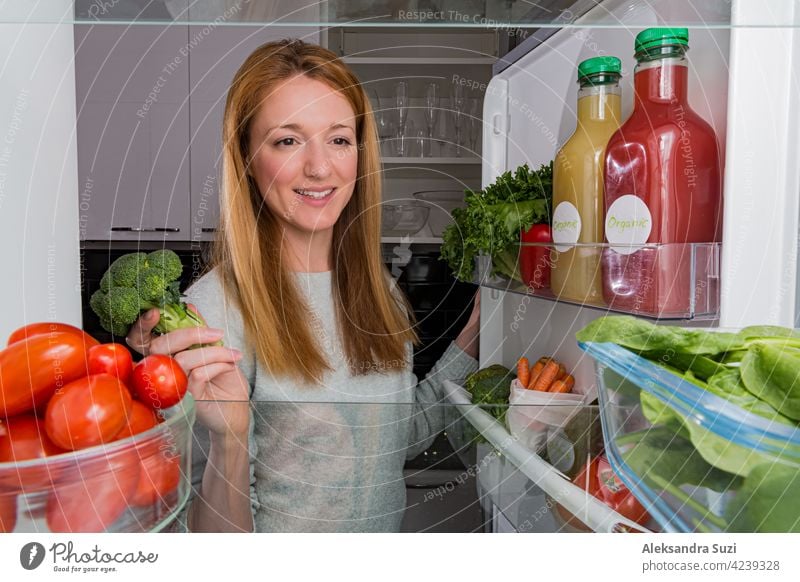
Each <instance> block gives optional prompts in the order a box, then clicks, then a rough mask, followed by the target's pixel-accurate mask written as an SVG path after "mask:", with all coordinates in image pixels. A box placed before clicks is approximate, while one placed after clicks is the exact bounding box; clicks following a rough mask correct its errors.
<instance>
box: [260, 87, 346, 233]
mask: <svg viewBox="0 0 800 582" xmlns="http://www.w3.org/2000/svg"><path fill="white" fill-rule="evenodd" d="M355 128H356V125H355V112H354V111H353V108H352V107H351V106H350V103H349V102H348V101H347V99H345V98H344V97H343V96H342V95H341V94H339V93H337V92H336V91H335V90H333V89H331V88H330V87H329V86H328V85H326V84H324V83H322V82H320V81H316V80H314V79H310V78H309V77H306V76H303V75H298V76H296V77H293V78H291V79H288V80H286V81H284V82H282V83H281V84H279V85H278V86H277V87H276V88H275V89H274V90H273V91H271V92H270V93H268V94H267V95H266V98H265V99H264V101H263V102H262V104H261V107H260V109H259V111H258V113H257V114H256V116H255V119H254V121H253V125H252V130H251V133H250V152H252V159H251V165H252V166H251V171H252V173H253V175H254V176H255V180H256V183H257V184H258V187H259V190H260V191H261V195H262V196H263V197H264V201H265V202H266V205H267V206H268V207H269V209H270V210H271V211H272V212H273V213H274V215H275V216H276V217H278V219H279V220H281V222H283V224H284V226H285V227H286V228H287V229H289V230H294V231H295V232H296V234H300V235H307V234H311V233H317V234H318V233H320V232H323V231H326V230H329V229H332V228H333V225H334V224H335V223H336V221H337V220H338V218H339V215H340V214H341V212H342V209H344V207H345V206H346V205H347V203H348V201H349V200H350V196H352V194H353V187H354V185H355V181H356V174H357V170H358V147H357V144H356V131H355Z"/></svg>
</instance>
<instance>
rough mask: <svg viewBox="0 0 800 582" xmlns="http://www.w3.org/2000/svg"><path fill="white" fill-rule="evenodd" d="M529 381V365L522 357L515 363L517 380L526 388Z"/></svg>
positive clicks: (526, 359)
mask: <svg viewBox="0 0 800 582" xmlns="http://www.w3.org/2000/svg"><path fill="white" fill-rule="evenodd" d="M530 379H531V365H530V362H528V358H526V357H525V356H522V357H521V358H520V359H519V361H518V362H517V380H519V383H520V384H522V385H523V386H527V385H528V382H529V381H530Z"/></svg>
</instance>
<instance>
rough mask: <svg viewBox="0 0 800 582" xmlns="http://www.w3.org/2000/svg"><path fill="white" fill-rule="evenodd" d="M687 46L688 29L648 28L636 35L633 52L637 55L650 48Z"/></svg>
mask: <svg viewBox="0 0 800 582" xmlns="http://www.w3.org/2000/svg"><path fill="white" fill-rule="evenodd" d="M676 44H678V45H682V46H686V47H688V46H689V29H688V28H648V29H647V30H643V31H642V32H640V33H639V34H637V35H636V43H635V49H634V50H635V51H636V54H639V53H640V52H642V51H646V50H648V49H651V48H655V47H659V46H669V45H676Z"/></svg>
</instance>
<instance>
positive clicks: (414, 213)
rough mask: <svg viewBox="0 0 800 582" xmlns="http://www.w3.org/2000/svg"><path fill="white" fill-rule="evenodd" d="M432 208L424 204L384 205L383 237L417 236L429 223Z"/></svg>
mask: <svg viewBox="0 0 800 582" xmlns="http://www.w3.org/2000/svg"><path fill="white" fill-rule="evenodd" d="M429 214H430V208H428V207H427V206H425V205H423V204H414V203H412V204H392V203H384V204H383V227H382V234H383V236H406V235H414V234H417V233H418V232H419V231H420V230H422V228H423V227H424V226H425V223H426V222H427V221H428V215H429Z"/></svg>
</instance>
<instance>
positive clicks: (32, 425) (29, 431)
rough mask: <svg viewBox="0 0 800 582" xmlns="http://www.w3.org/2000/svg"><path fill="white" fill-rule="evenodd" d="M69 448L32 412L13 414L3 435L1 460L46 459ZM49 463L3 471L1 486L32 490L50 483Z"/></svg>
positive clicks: (4, 461) (13, 461) (5, 461)
mask: <svg viewBox="0 0 800 582" xmlns="http://www.w3.org/2000/svg"><path fill="white" fill-rule="evenodd" d="M64 452H66V451H65V450H64V449H62V448H60V447H58V446H56V445H55V444H54V443H53V441H51V440H50V438H49V437H48V436H47V433H46V432H45V430H44V423H43V422H42V421H40V420H39V419H37V418H36V417H35V416H33V415H32V414H21V415H19V416H12V417H11V418H9V419H8V421H7V422H6V434H5V435H0V463H15V462H20V461H28V460H32V459H43V458H45V457H49V456H52V455H58V454H61V453H64ZM51 483H52V481H51V475H50V471H49V470H48V469H47V468H46V467H23V468H19V467H18V468H17V470H16V471H6V470H4V471H0V488H9V489H22V490H23V491H26V492H31V491H34V490H36V489H42V488H44V487H49V486H50V485H51Z"/></svg>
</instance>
